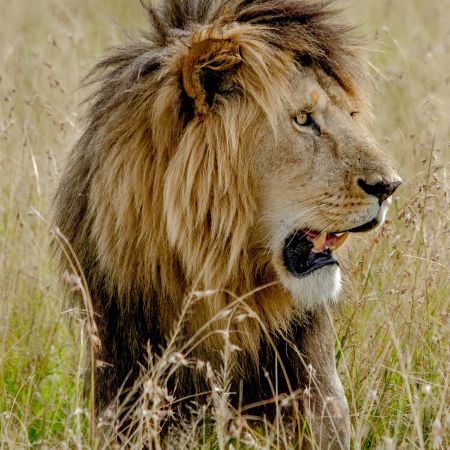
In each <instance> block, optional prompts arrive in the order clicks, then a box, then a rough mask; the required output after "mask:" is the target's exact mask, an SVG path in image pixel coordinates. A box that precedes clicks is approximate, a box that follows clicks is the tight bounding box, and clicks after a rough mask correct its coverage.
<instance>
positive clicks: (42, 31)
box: [0, 0, 450, 449]
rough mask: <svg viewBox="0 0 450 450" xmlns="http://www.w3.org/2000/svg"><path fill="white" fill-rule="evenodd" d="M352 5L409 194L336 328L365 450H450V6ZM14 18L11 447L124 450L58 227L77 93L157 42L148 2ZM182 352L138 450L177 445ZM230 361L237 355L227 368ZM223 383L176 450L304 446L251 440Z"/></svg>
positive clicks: (10, 64)
mask: <svg viewBox="0 0 450 450" xmlns="http://www.w3.org/2000/svg"><path fill="white" fill-rule="evenodd" d="M347 3H350V9H349V10H348V15H349V17H350V18H351V19H352V20H353V21H354V22H356V23H360V24H361V30H362V33H363V34H365V35H366V36H368V37H369V39H371V40H373V41H374V42H375V48H376V51H374V52H373V54H372V55H371V60H372V62H373V64H374V69H373V71H374V77H375V79H376V92H375V95H374V100H375V101H374V111H375V116H376V120H375V123H374V127H373V128H374V130H373V131H374V133H375V135H376V136H377V138H378V139H379V141H380V142H381V143H382V144H383V146H384V147H385V148H386V150H387V151H388V152H389V153H390V154H391V155H393V157H394V159H396V161H397V162H398V166H399V169H400V172H401V175H402V176H403V178H404V180H405V185H404V186H403V187H402V189H401V190H400V191H399V192H398V196H397V198H396V201H395V203H394V205H393V207H392V208H391V213H390V220H389V221H388V223H387V224H386V225H385V226H384V227H383V228H382V229H380V230H378V231H376V232H374V233H372V234H371V235H368V236H366V237H364V239H361V240H360V241H361V242H360V243H359V244H358V248H355V249H354V250H353V251H352V252H351V255H352V258H353V259H354V261H355V264H354V269H353V273H352V274H351V277H350V278H352V279H353V282H352V286H353V287H352V289H351V291H352V292H351V293H350V294H349V296H348V299H347V300H346V301H345V302H344V303H343V307H342V311H341V313H340V314H339V317H338V319H337V327H336V337H337V339H336V342H337V347H336V351H337V355H338V361H339V370H340V373H341V376H342V379H343V382H344V385H345V388H346V393H347V396H348V399H349V404H350V409H351V417H352V445H353V448H355V449H369V448H372V449H375V448H376V449H378V448H385V449H394V448H404V449H414V448H419V449H420V448H426V449H440V448H442V449H446V448H450V437H449V435H450V410H449V406H450V401H449V400H450V395H449V382H450V364H449V355H450V348H449V346H450V309H449V297H450V296H449V269H448V255H449V241H450V239H449V233H450V230H449V221H448V209H449V208H448V207H449V198H448V178H447V176H448V175H447V171H448V168H449V153H448V144H449V120H448V110H449V106H450V105H449V99H450V95H449V94H450V91H449V83H450V81H449V71H448V68H449V64H450V56H449V55H450V28H449V23H450V3H449V2H448V0H428V1H427V2H424V1H422V0H409V1H408V2H404V1H400V0H378V1H370V0H359V1H356V0H352V1H351V2H347ZM0 11H1V17H0V44H1V45H0V67H1V69H0V92H1V97H0V447H1V448H2V449H3V448H5V449H9V448H11V449H15V448H18V449H22V448H29V447H38V448H39V447H42V448H50V447H52V448H53V447H54V448H92V447H101V446H105V445H109V446H112V445H113V443H112V441H109V444H105V442H108V441H105V440H103V441H101V440H99V439H98V438H94V437H93V436H92V435H96V436H98V435H101V434H102V430H103V429H106V427H105V426H104V425H105V423H107V422H108V421H109V422H111V421H112V422H113V421H114V411H110V412H109V415H108V414H107V415H106V416H105V417H104V418H103V422H100V423H97V424H94V422H93V420H92V419H91V415H90V408H89V401H88V399H86V398H85V397H84V396H83V387H84V386H83V384H84V381H83V373H84V370H85V367H86V360H87V357H88V353H89V345H88V342H87V341H86V338H85V334H84V330H85V329H86V327H87V326H88V323H87V321H86V320H87V319H86V314H84V313H83V311H78V310H74V309H69V308H67V307H66V306H65V305H64V303H63V299H62V293H61V288H60V280H58V277H57V275H56V273H55V267H54V263H53V260H52V257H51V255H50V253H49V249H48V242H49V225H48V221H49V208H50V200H51V197H52V193H53V191H54V188H55V184H56V182H57V180H58V177H59V174H60V168H61V166H62V161H63V159H64V155H65V154H66V153H67V150H68V149H69V148H70V146H71V144H72V143H73V142H74V140H75V138H76V137H77V136H78V135H79V133H80V126H81V125H80V120H79V115H80V112H81V110H80V108H79V106H78V104H79V103H80V101H81V100H82V98H83V96H84V93H83V92H81V91H79V90H77V86H78V83H79V80H80V79H81V77H82V75H83V74H85V73H86V72H87V70H88V69H89V68H90V67H91V66H92V64H93V63H94V62H95V57H96V56H97V55H98V54H99V52H100V51H101V49H103V48H104V47H107V46H110V45H112V44H115V43H118V42H119V41H120V39H121V27H122V26H123V27H124V28H130V27H131V28H133V27H143V26H145V17H144V15H143V14H142V11H141V9H140V6H139V3H138V2H137V1H129V2H120V1H118V0H110V1H101V0H91V1H87V0H79V1H71V2H69V1H67V2H58V1H56V0H45V1H43V2H27V1H25V0H1V1H0ZM119 24H120V25H119ZM176 342H177V341H176V339H175V340H174V346H173V347H172V348H169V349H168V351H167V352H166V353H165V355H164V356H163V358H162V359H160V360H152V359H151V358H150V359H149V374H148V375H147V377H146V379H145V380H144V381H145V383H147V384H146V385H145V389H144V390H142V391H141V394H140V397H138V400H137V401H138V406H139V407H138V408H137V409H136V410H135V412H134V413H133V414H134V415H133V418H134V419H133V420H134V421H135V423H136V427H135V428H134V431H133V432H132V433H130V436H129V438H130V439H131V441H132V442H134V445H135V446H137V447H138V446H139V445H143V444H144V443H145V442H147V443H149V442H150V443H151V444H152V445H153V446H154V447H156V448H157V447H158V446H159V445H162V444H161V442H160V437H159V435H158V434H157V433H155V432H152V430H157V429H158V426H160V425H161V423H162V422H163V421H164V418H165V417H166V415H167V414H170V409H171V406H172V405H173V404H174V402H176V401H177V400H176V399H173V398H171V396H170V393H169V392H167V390H166V389H165V385H164V383H165V378H164V376H165V375H164V374H166V371H167V370H170V368H172V367H173V366H174V365H178V364H186V363H189V362H188V361H185V360H184V359H183V355H182V354H179V353H177V350H178V349H177V348H176V345H175V344H176ZM231 351H233V348H225V349H224V354H223V358H224V362H225V363H226V361H227V358H228V356H229V352H231ZM227 355H228V356H227ZM210 376H211V383H212V384H213V385H214V386H216V389H214V390H213V393H212V395H211V396H210V405H208V411H209V413H208V418H207V419H205V417H206V415H205V411H204V410H203V409H202V408H200V407H199V408H198V410H197V411H196V413H195V414H194V415H193V418H192V419H191V420H190V421H189V422H188V423H186V424H184V425H183V426H182V427H181V430H178V431H177V433H176V434H173V435H172V437H171V446H173V447H175V446H178V447H179V448H188V447H192V448H231V447H229V445H230V442H232V443H233V446H234V448H238V447H240V448H258V447H262V448H277V446H283V445H289V442H290V441H291V438H292V436H291V434H290V433H291V432H290V429H289V426H288V425H286V424H284V423H283V422H281V421H277V422H276V423H275V424H274V425H273V426H271V427H269V426H266V427H264V425H261V426H260V427H256V429H255V428H253V429H251V428H249V426H248V423H247V422H246V421H245V420H243V417H242V415H239V414H236V413H234V412H233V411H231V410H230V409H229V408H228V405H227V364H224V368H223V372H222V373H219V374H216V373H212V372H211V373H210ZM92 427H94V428H92ZM89 429H91V430H93V431H95V433H90V432H89ZM131 441H130V442H131Z"/></svg>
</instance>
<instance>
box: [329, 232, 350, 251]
mask: <svg viewBox="0 0 450 450" xmlns="http://www.w3.org/2000/svg"><path fill="white" fill-rule="evenodd" d="M348 235H349V232H348V231H346V232H345V233H344V234H341V235H340V236H338V237H337V238H336V240H335V241H334V242H333V250H336V249H338V248H339V247H340V246H341V245H342V244H343V243H344V242H345V241H346V240H347V238H348Z"/></svg>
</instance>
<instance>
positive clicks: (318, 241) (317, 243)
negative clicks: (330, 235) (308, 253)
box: [313, 233, 327, 252]
mask: <svg viewBox="0 0 450 450" xmlns="http://www.w3.org/2000/svg"><path fill="white" fill-rule="evenodd" d="M326 240H327V233H322V234H320V235H319V236H317V237H316V238H315V239H314V240H313V242H314V250H316V251H317V252H320V251H322V249H323V246H324V245H325V242H326Z"/></svg>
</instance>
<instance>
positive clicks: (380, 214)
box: [254, 69, 401, 307]
mask: <svg viewBox="0 0 450 450" xmlns="http://www.w3.org/2000/svg"><path fill="white" fill-rule="evenodd" d="M291 89H292V97H291V102H290V104H289V105H287V106H286V108H285V109H284V110H283V111H281V112H280V114H279V117H278V124H277V125H278V129H277V130H276V136H274V134H273V132H272V131H271V129H270V126H269V125H267V127H268V128H267V130H266V133H263V134H264V136H265V138H264V139H263V140H262V141H261V143H260V145H258V146H257V148H255V159H254V160H255V183H256V186H257V192H258V197H259V198H258V210H259V213H258V219H257V221H258V227H257V229H258V232H257V233H256V234H257V240H258V241H259V242H258V245H261V246H262V247H265V248H266V249H267V248H269V249H270V253H271V262H272V264H273V266H274V268H275V270H276V272H277V273H278V276H279V277H280V279H281V281H282V282H283V284H284V286H285V287H286V288H287V289H288V290H289V291H291V293H292V294H293V295H294V297H295V298H296V299H298V300H299V301H300V302H301V303H302V305H303V306H305V307H312V306H314V305H315V304H317V303H318V302H324V301H329V300H335V299H336V298H337V297H338V294H339V291H340V286H341V281H340V280H341V276H340V269H339V264H338V259H336V258H335V256H334V254H333V250H334V249H337V248H338V247H339V246H340V245H342V243H343V241H344V240H345V239H346V237H347V234H348V233H347V232H361V231H367V230H370V229H372V228H374V227H376V226H377V225H379V224H381V223H382V222H383V221H384V219H385V215H386V210H387V207H388V204H389V202H390V196H391V194H392V193H393V192H394V190H395V189H396V188H397V186H398V185H399V184H400V183H401V179H400V177H399V176H398V175H397V173H396V171H395V170H394V169H393V167H392V165H391V163H390V161H389V160H388V158H387V157H386V155H385V154H384V153H383V152H382V151H381V150H380V148H379V147H377V145H376V144H375V143H374V141H373V139H372V138H371V137H370V136H369V135H368V134H367V132H366V131H365V130H364V129H363V128H362V126H361V125H360V124H359V123H358V117H357V115H358V112H359V111H358V105H357V104H354V101H352V100H351V98H350V97H349V96H348V95H347V94H346V93H345V92H344V90H343V89H341V88H340V87H339V85H338V84H337V83H336V82H335V81H334V80H332V79H331V78H329V77H327V76H326V75H324V74H320V73H319V74H317V73H315V72H313V71H312V70H309V69H305V70H304V71H302V73H297V74H296V75H295V76H294V77H293V78H292V81H291Z"/></svg>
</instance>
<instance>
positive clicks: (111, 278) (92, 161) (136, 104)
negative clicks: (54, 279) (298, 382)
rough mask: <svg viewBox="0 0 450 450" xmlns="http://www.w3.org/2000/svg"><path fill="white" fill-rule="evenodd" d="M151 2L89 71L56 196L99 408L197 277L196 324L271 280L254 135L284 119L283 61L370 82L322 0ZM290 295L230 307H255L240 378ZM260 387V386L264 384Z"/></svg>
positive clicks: (190, 330)
mask: <svg viewBox="0 0 450 450" xmlns="http://www.w3.org/2000/svg"><path fill="white" fill-rule="evenodd" d="M146 10H147V12H148V16H149V22H150V28H149V31H148V32H147V33H145V35H142V36H140V37H137V38H133V39H132V40H131V41H130V42H129V43H128V44H126V45H125V46H123V47H120V48H116V49H114V50H113V51H112V52H111V53H110V54H109V56H107V57H106V58H105V59H103V60H102V61H101V62H100V63H99V64H98V65H97V66H96V68H95V70H94V71H93V74H92V75H91V78H90V79H91V81H92V80H94V81H95V82H96V83H98V84H97V88H96V91H95V93H94V94H93V95H92V97H91V98H90V102H91V106H90V109H89V111H88V114H87V124H86V128H85V131H84V134H83V135H82V136H81V138H80V139H79V141H78V142H77V143H76V145H75V147H74V148H73V150H72V152H71V154H70V158H69V161H68V164H67V168H66V170H65V172H64V175H63V176H62V179H61V183H60V186H59V189H58V191H57V195H56V199H55V206H54V211H55V219H54V223H55V225H56V227H57V228H58V229H59V230H60V232H61V234H62V235H64V236H65V237H66V238H67V241H66V243H64V242H62V243H61V241H60V242H59V243H58V244H57V245H56V247H58V253H59V254H60V255H61V258H60V260H61V264H62V267H63V270H64V269H67V268H68V267H69V265H68V263H67V258H66V255H67V251H66V252H64V251H61V247H63V248H64V247H67V244H70V246H71V247H72V249H73V252H74V254H75V255H76V258H77V259H78V261H79V263H80V267H81V268H82V271H83V273H84V276H85V278H86V282H87V286H88V288H89V292H90V297H91V298H92V302H93V307H94V311H95V313H96V318H97V324H98V330H99V337H100V340H101V342H102V349H101V351H100V354H99V355H98V357H99V359H101V360H103V361H105V362H106V363H107V364H106V365H105V367H104V368H102V369H99V370H98V371H97V372H98V373H97V382H96V402H97V406H98V407H99V408H100V409H102V408H104V407H105V406H106V405H107V404H108V403H109V402H110V401H111V400H112V399H113V398H114V396H115V394H116V392H117V390H118V389H119V387H120V386H121V384H122V383H123V381H124V380H125V379H127V380H131V381H132V380H133V379H134V378H135V377H136V376H137V372H138V369H137V367H138V366H137V363H138V362H140V361H142V360H143V358H144V357H145V348H146V344H147V343H148V342H150V344H151V346H152V349H154V350H155V351H158V349H159V348H162V347H164V345H165V342H166V339H167V337H168V336H169V335H170V333H171V332H172V329H173V326H174V322H175V321H176V319H177V318H178V317H179V315H180V311H181V309H182V306H183V304H184V302H185V301H186V299H187V298H188V297H189V295H190V293H191V292H192V291H194V290H196V291H199V290H203V291H204V290H214V293H210V294H209V295H208V296H206V297H205V298H202V299H199V300H198V301H195V302H193V305H192V308H191V311H190V312H189V313H188V314H187V315H186V318H185V320H184V322H183V334H184V335H185V336H187V337H189V336H193V334H194V333H195V332H196V331H197V330H199V329H200V328H201V327H202V326H204V325H205V324H206V323H208V322H211V324H212V325H211V327H210V328H209V331H211V329H212V330H214V329H216V330H218V329H221V328H223V327H225V325H224V323H225V322H226V321H225V322H224V320H225V319H223V318H220V314H219V313H220V311H222V310H223V309H224V308H226V307H227V305H229V304H230V303H232V302H233V301H234V300H235V298H236V296H241V295H244V294H247V293H249V292H251V291H252V290H254V289H255V288H258V287H259V286H262V285H264V284H266V283H271V282H273V281H274V274H273V273H272V269H270V265H269V264H268V261H267V260H266V259H265V257H264V249H261V248H259V247H258V245H257V244H255V243H254V242H252V227H253V225H254V215H255V210H256V208H257V204H256V203H255V195H254V186H253V185H252V181H251V167H250V166H249V164H248V161H247V159H246V148H249V146H251V145H255V143H256V142H257V141H258V139H262V138H263V136H259V135H258V127H257V125H255V124H257V123H258V120H259V119H260V118H265V119H266V120H269V121H270V122H271V123H275V120H276V119H275V111H276V110H277V108H278V107H279V105H280V104H281V103H282V102H283V101H285V100H286V99H287V98H288V97H289V91H288V79H287V77H288V74H289V73H290V72H291V71H292V70H296V68H297V70H298V67H299V66H302V65H307V66H312V67H316V68H320V69H321V70H322V71H323V72H325V73H326V74H328V75H331V76H332V77H334V78H335V79H336V80H337V81H338V83H339V84H340V85H341V86H342V87H343V88H344V89H345V90H346V91H347V92H349V93H350V94H355V92H357V91H358V88H359V84H360V81H361V80H360V76H359V73H360V68H359V66H358V60H357V58H355V54H356V53H357V50H356V46H355V45H354V44H353V42H352V41H351V40H350V38H349V37H348V33H347V31H348V30H347V29H346V28H344V27H342V26H341V25H339V24H337V23H336V21H335V11H334V10H333V9H332V7H331V6H330V4H329V3H328V2H325V3H324V2H314V1H306V0H305V1H298V0H284V1H282V0H259V1H256V0H255V1H251V0H230V1H226V0H216V1H209V0H166V1H164V2H161V3H160V6H158V5H157V6H150V5H148V6H147V7H146ZM92 77H93V78H92ZM274 127H275V125H274ZM287 297H288V296H287V295H286V293H285V292H283V291H282V290H281V289H280V288H278V287H276V286H272V287H267V288H266V289H263V290H261V291H258V292H257V293H255V294H253V295H248V296H247V297H245V299H244V300H243V301H242V302H240V303H239V302H238V304H237V305H238V306H236V307H235V308H234V310H233V313H236V314H237V313H245V314H246V315H245V314H244V315H243V316H242V317H240V320H237V321H235V322H233V323H232V325H231V329H232V333H231V336H232V340H233V342H234V343H235V344H236V345H238V346H240V347H241V349H242V351H241V352H238V356H237V360H236V363H235V373H236V374H239V376H242V377H250V375H249V374H252V373H256V372H258V369H257V366H258V358H260V357H261V352H262V351H264V352H266V351H267V347H269V345H268V344H267V341H266V340H265V339H266V338H265V336H266V334H267V335H271V336H272V337H273V338H274V339H275V340H276V337H277V336H279V334H280V333H282V332H285V331H287V330H289V329H292V328H293V327H294V328H295V324H294V322H295V319H294V315H295V314H294V312H293V311H292V306H291V302H289V301H288V300H287ZM218 314H219V316H217V315H218ZM215 317H216V319H214V318H215ZM213 319H214V320H213ZM221 345H223V340H222V337H221V335H219V334H217V335H214V333H210V337H209V338H208V339H206V340H204V342H203V344H202V343H200V344H198V345H197V346H196V350H195V352H193V354H194V355H195V356H198V357H200V358H202V359H204V360H208V361H210V362H211V363H212V364H213V366H214V365H215V364H218V360H219V359H220V351H219V350H220V346H221ZM291 359H293V357H292V358H291ZM265 361H270V358H269V359H266V360H265ZM287 370H288V369H287ZM130 373H131V376H130ZM179 376H180V377H182V376H183V375H182V373H181V372H180V375H179ZM127 377H128V378H127ZM178 381H179V382H178V383H174V385H176V386H178V389H180V391H181V392H182V393H191V392H195V391H198V390H201V389H202V388H203V387H202V383H204V380H202V378H201V376H199V375H195V376H194V377H193V378H192V379H191V380H190V382H185V381H183V380H181V379H180V380H178ZM254 387H255V390H254V392H253V394H252V395H254V396H255V399H259V398H263V394H258V392H263V391H264V389H263V386H262V385H261V390H260V391H258V388H257V385H256V384H255V386H254ZM258 396H259V397H258Z"/></svg>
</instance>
